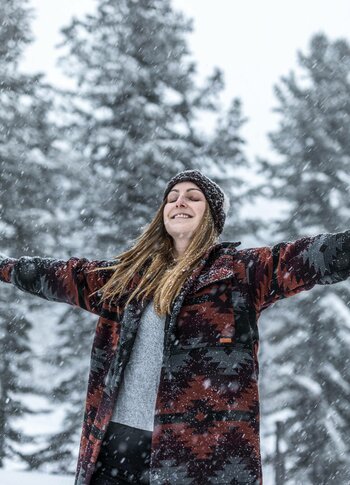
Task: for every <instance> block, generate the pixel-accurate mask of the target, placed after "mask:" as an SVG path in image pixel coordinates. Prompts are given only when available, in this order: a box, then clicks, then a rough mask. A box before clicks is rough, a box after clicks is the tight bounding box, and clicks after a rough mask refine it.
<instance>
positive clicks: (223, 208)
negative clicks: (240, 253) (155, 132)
mask: <svg viewBox="0 0 350 485" xmlns="http://www.w3.org/2000/svg"><path fill="white" fill-rule="evenodd" d="M185 181H190V182H193V183H194V184H196V185H198V187H199V188H200V189H201V190H202V192H203V193H204V195H205V198H206V199H207V201H208V204H209V207H210V210H211V213H212V215H213V219H214V226H215V228H216V230H217V232H218V234H221V233H222V231H223V229H224V224H225V219H226V215H227V212H228V209H229V207H230V202H229V198H228V197H227V195H226V194H225V192H224V191H223V190H222V188H221V187H219V185H218V184H216V183H215V182H213V180H211V179H210V178H209V177H206V176H205V175H203V174H202V173H201V172H200V171H199V170H184V171H183V172H179V173H178V174H177V175H175V176H174V177H173V178H172V179H170V180H169V182H168V184H167V186H166V188H165V191H164V197H163V200H165V199H166V197H167V195H168V194H169V192H170V190H171V189H172V188H173V187H174V185H176V184H178V183H179V182H185Z"/></svg>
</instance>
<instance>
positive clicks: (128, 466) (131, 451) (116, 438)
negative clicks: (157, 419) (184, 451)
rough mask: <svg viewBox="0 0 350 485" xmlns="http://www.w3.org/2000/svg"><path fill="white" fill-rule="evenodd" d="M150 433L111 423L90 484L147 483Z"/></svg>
mask: <svg viewBox="0 0 350 485" xmlns="http://www.w3.org/2000/svg"><path fill="white" fill-rule="evenodd" d="M151 440H152V431H147V430H142V429H138V428H133V427H131V426H127V425H126V424H121V423H114V422H112V421H111V422H110V423H109V425H108V428H107V431H106V434H105V436H104V439H103V441H102V445H101V449H100V453H99V456H98V460H97V464H96V468H95V472H94V474H93V476H92V478H91V482H90V485H119V484H126V483H139V484H149V464H150V457H151Z"/></svg>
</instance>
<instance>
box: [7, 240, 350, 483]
mask: <svg viewBox="0 0 350 485" xmlns="http://www.w3.org/2000/svg"><path fill="white" fill-rule="evenodd" d="M239 244H240V243H239V242H222V243H218V244H215V245H214V246H212V247H211V248H210V249H209V250H208V251H207V253H206V254H205V255H204V257H203V258H202V259H201V261H200V263H199V265H198V267H197V268H196V270H195V271H194V272H193V274H192V275H191V277H190V278H189V279H188V280H187V281H186V282H185V284H184V286H183V288H182V291H181V293H180V294H179V296H178V297H177V298H176V300H175V302H174V304H173V306H172V312H171V315H170V316H168V317H167V319H166V325H165V339H164V355H163V363H162V369H161V375H160V383H159V388H158V394H157V400H156V406H155V415H154V432H153V435H152V448H151V465H150V466H151V469H150V483H151V485H177V484H178V485H180V484H181V485H186V484H191V485H202V484H203V483H205V484H245V485H247V484H262V469H261V458H260V442H259V393H258V374H259V365H258V346H259V343H258V342H259V334H258V325H257V323H258V318H259V315H260V313H261V311H262V310H264V309H265V308H267V307H268V306H269V305H271V304H272V303H274V302H276V301H277V300H278V299H281V298H286V297H289V296H292V295H295V294H297V293H299V292H301V291H302V290H308V289H310V288H312V287H313V286H314V285H316V284H320V285H326V284H332V283H337V282H339V281H342V280H344V279H346V278H348V276H349V275H350V231H345V232H342V233H336V234H328V233H325V234H319V235H316V236H314V237H304V238H301V239H298V240H297V241H294V242H282V243H279V244H277V245H275V246H273V247H258V248H249V249H241V250H237V249H236V247H237V246H238V245H239ZM113 263H114V264H115V261H111V260H109V261H88V260H87V259H85V258H83V259H79V258H70V259H69V260H68V261H62V260H57V259H46V258H39V257H33V258H29V257H22V258H19V259H13V258H6V257H2V258H0V279H1V280H2V281H4V282H8V283H13V284H14V285H15V286H17V287H18V288H20V289H21V290H24V291H27V292H30V293H32V294H34V295H37V296H40V297H43V298H45V299H47V300H51V301H61V302H66V303H69V304H72V305H76V306H79V307H81V308H83V309H85V310H88V311H90V312H93V313H96V314H97V315H99V317H100V318H99V320H98V323H97V327H96V333H95V338H94V342H93V347H92V353H91V368H90V374H89V381H88V390H87V398H86V408H85V413H84V423H83V430H82V436H81V443H80V450H79V458H78V465H77V472H76V478H75V485H88V484H89V483H90V480H91V476H92V474H93V471H94V468H95V464H96V461H97V457H98V454H99V450H100V446H101V441H102V439H103V436H104V433H105V431H106V428H107V426H108V423H109V420H110V417H111V415H112V412H113V407H114V403H115V399H116V395H117V392H118V388H119V383H120V380H121V376H122V373H123V370H124V368H125V365H126V364H127V361H128V358H129V356H130V352H131V350H132V346H133V342H134V340H135V335H136V332H137V327H138V324H139V321H140V316H141V313H142V310H143V308H142V307H141V306H140V305H139V304H138V303H137V302H136V301H134V302H132V303H131V304H130V305H128V306H127V307H126V308H124V307H123V302H122V301H120V300H119V301H118V302H111V305H110V307H109V305H108V304H107V303H105V304H103V305H100V304H99V302H98V294H97V295H95V296H92V297H91V296H90V294H91V293H92V292H93V291H95V290H96V289H98V288H100V287H101V286H102V285H103V284H104V283H105V282H106V281H107V278H108V277H109V276H110V274H111V273H110V272H108V271H103V272H102V273H101V272H100V273H89V270H90V269H92V268H95V267H97V266H105V265H106V264H113ZM139 279H140V274H137V275H135V277H134V279H133V282H132V284H131V286H130V291H131V290H132V289H133V288H134V287H135V285H136V284H137V282H138V281H139ZM124 301H125V300H124ZM146 303H147V302H145V304H146ZM117 305H119V308H120V309H121V310H122V313H121V316H120V319H118V318H117V312H116V309H117Z"/></svg>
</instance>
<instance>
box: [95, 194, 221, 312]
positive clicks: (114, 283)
mask: <svg viewBox="0 0 350 485" xmlns="http://www.w3.org/2000/svg"><path fill="white" fill-rule="evenodd" d="M165 204H166V200H164V201H163V203H162V204H161V206H160V207H159V209H158V210H157V212H156V214H155V216H154V218H153V220H152V221H151V222H150V224H148V225H147V226H146V228H145V229H144V230H143V232H142V233H141V234H140V236H138V237H137V238H136V240H135V243H134V244H133V246H132V247H131V249H129V250H127V251H125V252H123V253H121V254H120V255H118V256H115V258H116V259H117V260H118V262H117V263H116V265H113V266H108V267H103V268H95V269H94V270H92V271H100V270H110V271H113V274H112V276H111V277H110V278H109V280H108V281H107V283H106V284H105V285H104V286H102V288H100V289H99V290H98V291H99V292H100V293H101V294H102V297H101V302H102V301H104V300H108V299H109V300H110V301H111V300H112V299H114V298H118V297H120V296H122V295H124V294H127V288H128V285H129V284H130V283H131V281H132V279H133V278H134V276H135V274H136V273H137V272H139V271H140V270H141V269H144V271H143V274H142V277H141V279H140V281H139V282H138V284H137V286H136V287H135V289H134V291H133V292H132V293H131V294H130V296H129V298H128V299H127V301H126V303H125V306H126V305H127V304H128V303H129V302H130V301H131V300H132V299H133V298H135V297H136V298H137V299H141V297H142V299H144V298H147V297H148V296H151V295H153V300H154V307H155V310H156V312H157V313H158V315H160V316H165V315H166V314H167V313H168V314H170V313H171V305H172V302H173V301H174V299H175V298H176V296H177V295H178V294H179V292H180V290H181V287H182V286H183V284H184V282H185V280H186V279H187V277H188V276H189V275H190V274H191V272H192V271H193V269H194V268H195V267H196V265H197V263H198V262H199V260H200V259H201V257H202V256H203V254H204V253H205V252H206V251H207V250H208V249H209V248H210V246H212V245H214V244H215V243H216V242H217V241H218V234H217V231H216V229H215V226H214V220H213V217H212V214H211V211H210V207H209V204H208V202H207V203H206V208H205V211H204V214H203V218H202V220H201V222H200V224H199V225H198V227H197V228H196V230H195V232H194V234H193V237H192V239H191V242H190V244H189V246H188V247H187V249H186V251H185V254H184V256H183V257H182V258H181V259H180V260H179V261H175V259H174V252H173V251H174V244H173V239H172V237H171V236H170V235H169V234H168V233H167V231H166V229H165V226H164V219H163V209H164V206H165ZM146 262H147V264H145V263H146ZM144 265H145V268H143V266H144ZM94 293H96V292H94Z"/></svg>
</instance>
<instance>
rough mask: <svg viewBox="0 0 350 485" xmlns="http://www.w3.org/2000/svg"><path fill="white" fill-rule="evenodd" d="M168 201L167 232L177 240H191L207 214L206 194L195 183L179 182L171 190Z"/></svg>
mask: <svg viewBox="0 0 350 485" xmlns="http://www.w3.org/2000/svg"><path fill="white" fill-rule="evenodd" d="M166 201H167V203H166V204H165V206H164V210H163V220H164V225H165V229H166V231H167V232H168V234H170V236H172V237H173V238H175V239H176V238H184V237H186V239H190V238H191V237H192V235H193V233H194V231H195V230H196V229H197V227H198V226H199V224H200V222H201V220H202V217H203V214H204V212H205V208H206V205H207V201H206V198H205V196H204V193H203V192H202V191H201V189H200V188H199V187H198V186H197V185H196V184H194V183H193V182H179V183H178V184H176V185H174V187H173V188H172V189H171V191H170V192H169V194H168V196H167V199H166ZM178 214H183V216H181V215H180V216H179V215H178ZM184 215H187V217H186V216H184Z"/></svg>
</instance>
